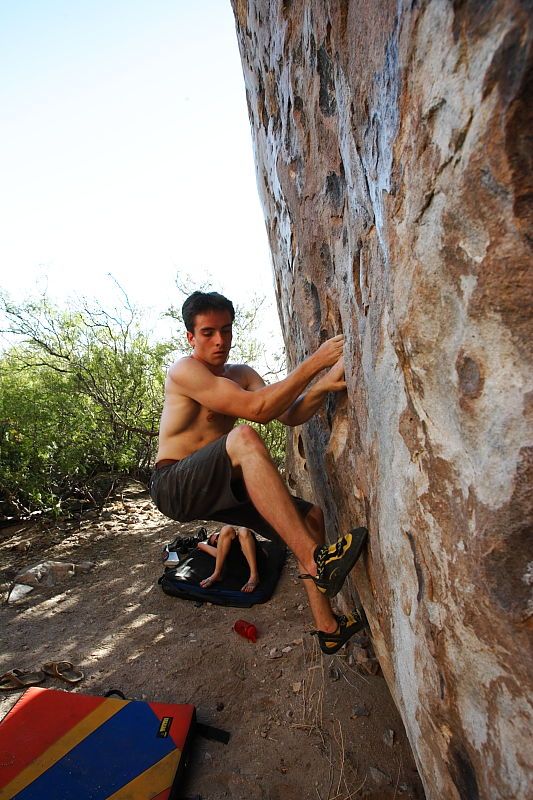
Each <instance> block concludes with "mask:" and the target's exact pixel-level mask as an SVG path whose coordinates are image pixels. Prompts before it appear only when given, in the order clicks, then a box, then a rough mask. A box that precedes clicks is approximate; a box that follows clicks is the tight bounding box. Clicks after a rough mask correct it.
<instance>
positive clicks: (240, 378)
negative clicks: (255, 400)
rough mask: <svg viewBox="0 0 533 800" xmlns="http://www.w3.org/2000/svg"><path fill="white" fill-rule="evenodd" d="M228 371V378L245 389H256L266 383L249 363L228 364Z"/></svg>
mask: <svg viewBox="0 0 533 800" xmlns="http://www.w3.org/2000/svg"><path fill="white" fill-rule="evenodd" d="M226 371H227V376H228V378H231V380H233V381H235V382H236V383H238V384H239V385H240V386H242V388H243V389H255V388H260V387H261V386H264V385H265V384H264V381H263V379H262V378H261V376H260V375H259V374H258V373H257V372H256V371H255V369H253V368H252V367H250V366H249V365H248V364H226Z"/></svg>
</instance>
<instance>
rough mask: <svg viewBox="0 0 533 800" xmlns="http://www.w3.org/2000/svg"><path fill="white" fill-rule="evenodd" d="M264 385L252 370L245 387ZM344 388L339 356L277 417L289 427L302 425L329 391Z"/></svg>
mask: <svg viewBox="0 0 533 800" xmlns="http://www.w3.org/2000/svg"><path fill="white" fill-rule="evenodd" d="M264 385H265V382H264V381H263V379H262V378H261V377H260V376H259V375H258V374H257V373H256V372H254V374H253V376H252V377H251V378H250V380H249V383H248V386H247V387H246V388H247V389H248V390H249V391H252V392H253V391H255V390H256V389H260V388H261V387H262V386H264ZM344 389H346V381H345V380H344V359H343V358H340V359H339V360H338V361H337V363H336V364H334V365H333V366H332V367H331V369H329V370H328V372H326V374H325V375H323V376H322V377H321V378H319V380H317V381H316V383H314V384H313V386H310V387H309V389H307V390H306V391H305V392H303V393H302V394H301V395H300V396H299V397H297V398H296V400H295V401H294V402H293V403H292V404H291V405H290V406H289V408H288V409H287V410H286V411H284V412H283V414H280V416H279V417H278V418H277V419H278V420H279V421H280V422H283V424H284V425H289V426H290V427H294V426H295V425H302V424H303V423H304V422H307V421H308V420H309V419H311V417H312V416H313V414H316V412H317V411H318V409H319V408H320V406H321V405H322V403H323V402H324V400H325V398H326V395H327V394H328V393H329V392H342V391H343V390H344Z"/></svg>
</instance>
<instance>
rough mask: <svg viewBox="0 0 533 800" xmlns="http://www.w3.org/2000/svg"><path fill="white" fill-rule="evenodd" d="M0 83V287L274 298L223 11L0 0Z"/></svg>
mask: <svg viewBox="0 0 533 800" xmlns="http://www.w3.org/2000/svg"><path fill="white" fill-rule="evenodd" d="M0 74H1V75H2V81H1V83H0V139H1V145H0V175H1V183H0V265H1V270H2V286H3V288H4V289H6V290H8V291H9V292H10V293H11V294H12V295H14V296H15V297H16V298H17V299H20V298H21V297H24V296H25V295H27V294H28V293H31V292H35V291H36V290H37V289H38V288H39V287H42V286H45V285H48V288H49V293H50V294H51V295H52V296H53V297H55V298H58V299H64V298H66V297H68V296H69V295H73V294H74V293H78V294H80V293H81V294H88V295H92V296H97V297H99V298H100V299H101V300H103V301H104V302H105V299H106V297H107V296H108V295H109V293H110V291H111V284H110V281H109V280H108V279H107V278H106V275H107V273H109V272H111V273H112V274H113V275H114V276H115V277H116V278H117V280H118V281H119V282H120V283H121V284H122V286H123V287H124V288H125V289H126V290H127V292H128V294H129V295H130V297H131V299H132V300H133V301H134V302H135V303H137V304H140V305H143V306H144V307H147V308H148V307H153V308H155V309H164V308H166V307H167V306H168V305H169V304H170V303H176V302H179V297H178V294H177V292H176V289H175V287H174V279H175V275H176V272H177V271H178V270H181V271H184V272H188V273H194V272H196V271H198V272H199V273H200V274H202V275H203V274H204V272H205V271H206V270H209V272H210V273H211V274H212V275H213V277H214V278H215V279H216V281H217V282H219V285H220V286H221V287H223V288H224V289H225V290H226V291H227V293H228V294H229V295H230V296H231V297H233V298H234V299H236V300H238V301H242V300H243V299H245V298H246V297H248V296H250V295H251V294H252V293H253V292H254V291H259V292H261V293H268V294H269V296H270V297H271V298H273V290H272V285H273V280H272V273H271V267H270V256H269V253H268V246H267V239H266V233H265V228H264V222H263V215H262V211H261V208H260V203H259V199H258V196H257V190H256V184H255V169H254V165H253V154H252V145H251V137H250V128H249V122H248V115H247V110H246V100H245V92H244V82H243V77H242V70H241V63H240V57H239V51H238V46H237V39H236V35H235V27H234V20H233V13H232V10H231V6H230V3H229V0H202V2H198V3H196V2H191V0H150V2H147V0H81V1H80V2H72V0H16V2H7V0H3V2H1V0H0ZM215 288H219V287H215Z"/></svg>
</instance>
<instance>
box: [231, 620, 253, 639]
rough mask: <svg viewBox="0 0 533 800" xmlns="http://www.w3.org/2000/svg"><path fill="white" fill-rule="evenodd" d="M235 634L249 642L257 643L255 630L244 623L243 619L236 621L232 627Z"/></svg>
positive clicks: (248, 623) (250, 624)
mask: <svg viewBox="0 0 533 800" xmlns="http://www.w3.org/2000/svg"><path fill="white" fill-rule="evenodd" d="M233 630H234V631H235V633H238V634H240V635H241V636H244V638H245V639H248V641H249V642H253V643H254V644H255V643H256V642H257V628H256V627H255V625H253V624H252V623H251V622H246V620H245V619H238V620H237V622H236V623H235V625H234V626H233Z"/></svg>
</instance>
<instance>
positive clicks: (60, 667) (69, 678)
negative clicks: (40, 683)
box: [43, 661, 85, 683]
mask: <svg viewBox="0 0 533 800" xmlns="http://www.w3.org/2000/svg"><path fill="white" fill-rule="evenodd" d="M43 672H44V673H46V675H51V676H52V678H59V680H61V681H66V682H67V683H78V682H79V681H81V680H83V678H84V677H85V675H84V674H83V672H82V671H81V669H77V668H76V667H75V666H74V665H73V664H72V663H71V662H70V661H49V662H48V663H47V664H43Z"/></svg>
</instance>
